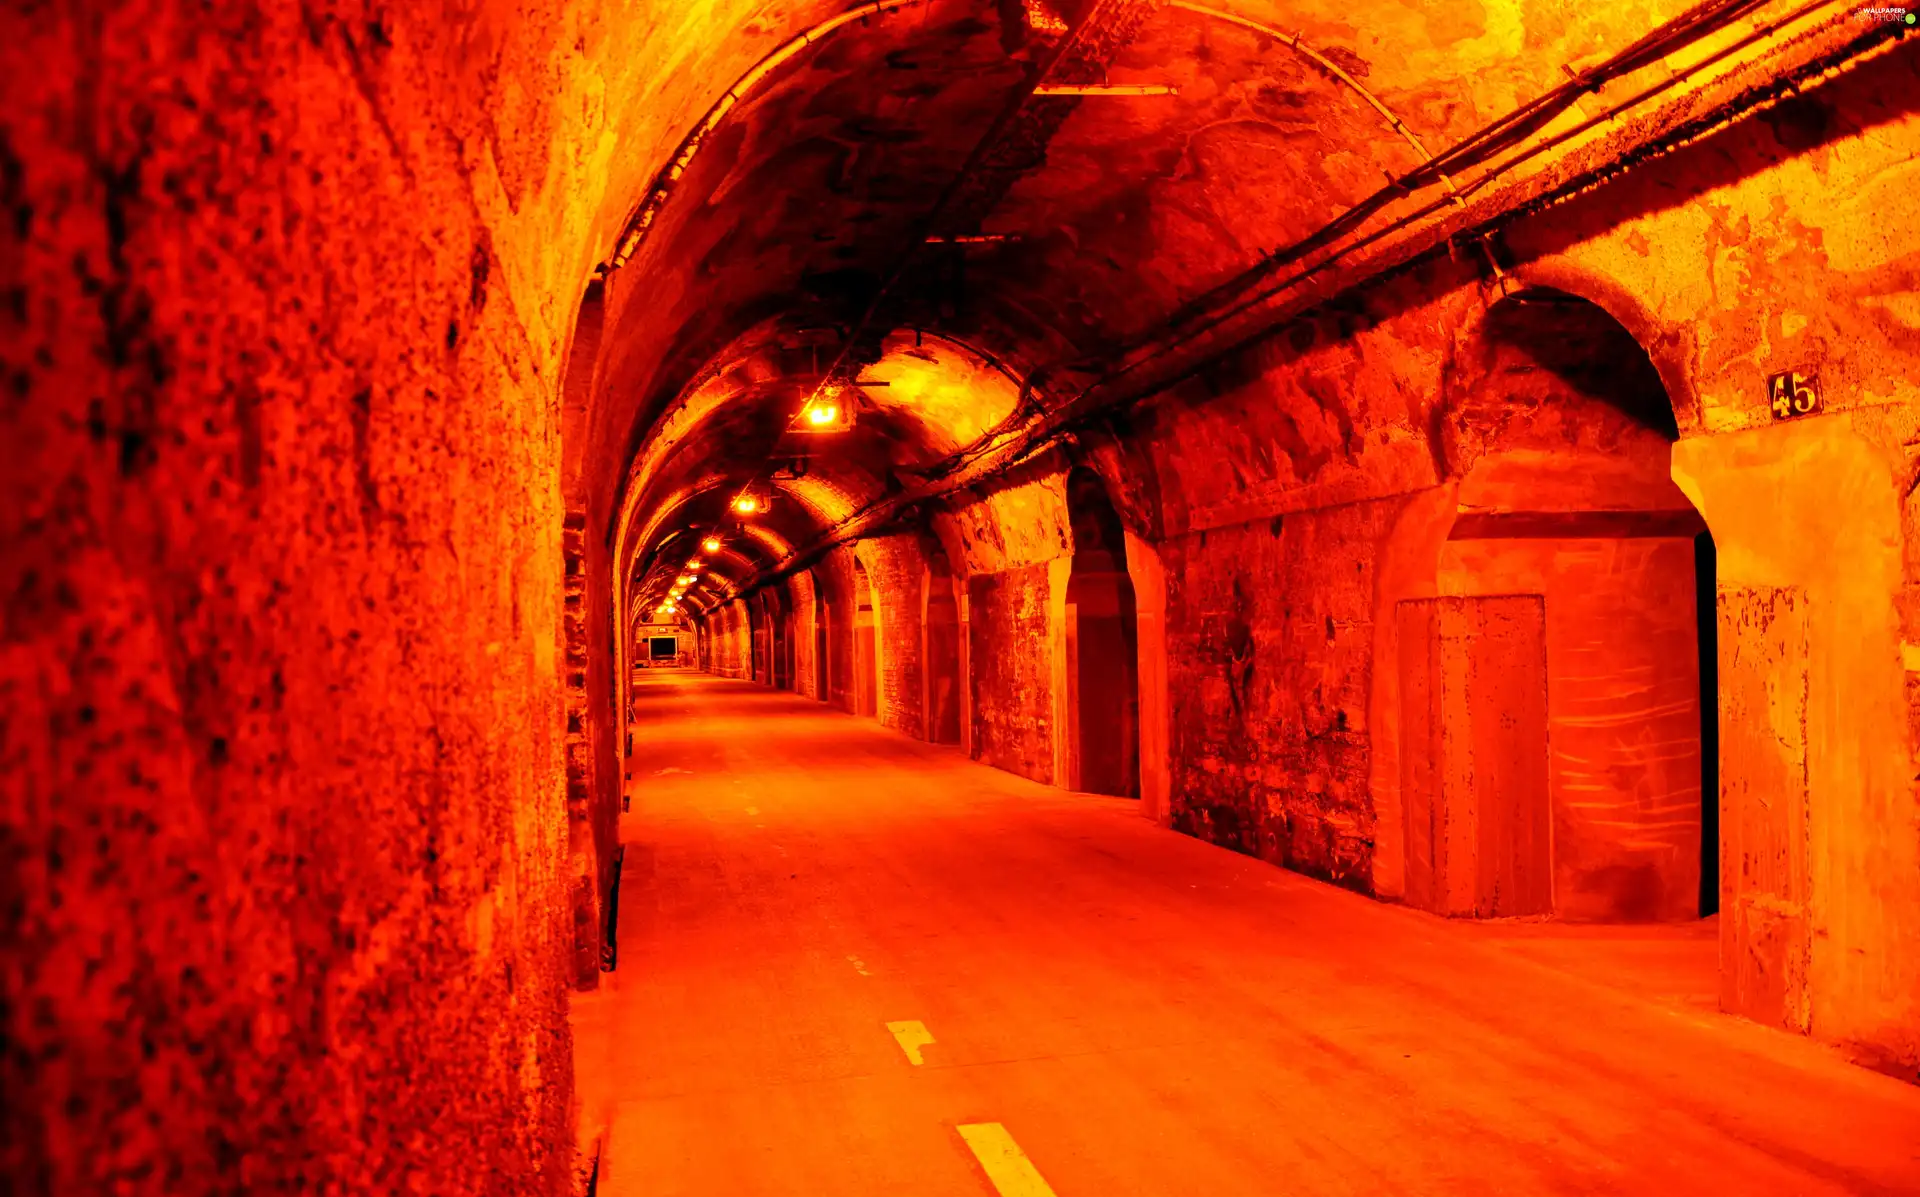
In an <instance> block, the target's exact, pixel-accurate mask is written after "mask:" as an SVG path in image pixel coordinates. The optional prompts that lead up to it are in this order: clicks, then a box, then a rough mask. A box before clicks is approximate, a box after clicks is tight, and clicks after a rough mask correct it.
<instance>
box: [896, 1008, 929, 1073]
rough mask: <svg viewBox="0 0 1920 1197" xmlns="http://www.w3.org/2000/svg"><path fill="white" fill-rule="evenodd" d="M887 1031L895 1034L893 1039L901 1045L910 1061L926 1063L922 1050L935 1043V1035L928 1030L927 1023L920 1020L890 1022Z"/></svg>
mask: <svg viewBox="0 0 1920 1197" xmlns="http://www.w3.org/2000/svg"><path fill="white" fill-rule="evenodd" d="M887 1030H889V1031H892V1032H893V1037H894V1038H895V1039H896V1040H898V1041H899V1043H900V1050H901V1051H903V1052H905V1053H907V1059H908V1060H910V1061H912V1062H913V1063H915V1064H924V1063H926V1061H925V1060H922V1059H921V1058H920V1049H921V1048H923V1047H925V1046H926V1045H927V1044H929V1043H932V1042H933V1034H932V1032H930V1031H928V1030H927V1024H926V1023H924V1022H921V1021H919V1020H918V1019H911V1020H909V1021H907V1022H890V1023H888V1024H887Z"/></svg>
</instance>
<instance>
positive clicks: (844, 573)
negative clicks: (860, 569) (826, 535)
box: [812, 548, 856, 713]
mask: <svg viewBox="0 0 1920 1197" xmlns="http://www.w3.org/2000/svg"><path fill="white" fill-rule="evenodd" d="M812 572H813V580H814V585H816V586H819V587H820V588H821V589H822V590H823V591H824V592H825V593H826V596H827V701H828V702H829V703H831V704H832V705H834V706H836V707H839V708H840V709H841V710H843V711H846V712H848V713H852V712H853V710H854V699H855V693H854V685H853V658H854V651H853V623H854V615H855V611H854V608H855V605H856V604H855V603H854V599H853V551H852V550H851V549H848V548H838V549H835V550H834V551H833V552H831V553H828V554H827V555H826V557H824V558H823V559H822V560H821V561H820V563H819V564H817V565H815V566H814V567H813V571H812Z"/></svg>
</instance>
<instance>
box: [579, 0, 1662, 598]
mask: <svg viewBox="0 0 1920 1197" xmlns="http://www.w3.org/2000/svg"><path fill="white" fill-rule="evenodd" d="M884 6H890V7H889V10H888V11H883V12H878V13H870V14H869V15H867V16H865V17H864V18H863V19H861V20H857V21H851V22H843V23H840V24H839V25H838V27H836V28H834V29H833V30H832V31H831V32H828V33H824V34H822V35H821V36H820V37H819V38H818V40H817V41H814V42H812V43H811V44H807V45H804V46H799V47H797V48H795V49H793V50H792V51H791V53H790V54H789V55H788V56H787V57H785V58H784V60H783V61H781V62H780V63H779V65H777V66H776V67H774V68H772V69H771V70H768V71H766V72H765V73H764V75H762V76H760V77H758V78H756V79H754V80H752V81H751V83H750V85H742V87H741V88H740V89H739V90H740V94H739V96H738V98H737V99H734V100H729V101H726V104H727V105H728V107H727V109H726V111H725V113H724V115H723V116H721V117H720V118H719V119H718V120H716V121H713V122H712V123H711V125H710V127H707V128H706V129H705V130H704V133H703V135H702V136H701V137H700V138H699V143H698V145H697V151H698V152H697V153H695V154H693V156H692V157H691V158H690V159H687V160H685V161H684V162H683V164H682V166H681V167H680V168H679V169H678V173H677V177H673V178H670V179H666V180H664V181H665V182H667V183H670V186H668V187H666V188H664V189H663V191H662V193H661V195H659V196H656V197H655V200H654V201H653V202H651V203H650V204H649V205H648V209H647V210H648V223H647V225H646V228H645V230H644V236H638V237H634V238H631V239H630V242H629V244H628V245H627V246H626V247H625V252H626V253H628V254H629V255H630V256H626V257H625V259H624V261H623V264H622V265H621V266H620V267H619V269H618V270H617V271H616V272H615V273H614V276H613V278H612V280H611V281H610V283H609V293H610V295H612V296H613V299H612V300H611V302H610V308H609V311H610V319H609V323H608V332H607V334H606V335H607V340H606V343H605V344H606V348H605V350H604V356H603V365H602V369H601V372H600V375H599V377H600V388H599V389H600V394H599V396H598V401H597V410H596V413H595V420H594V427H593V433H592V437H593V440H592V450H593V456H594V458H595V461H594V463H593V465H592V466H591V467H590V468H592V469H594V470H595V471H596V473H597V475H598V479H599V482H600V484H601V485H600V489H601V491H602V493H603V494H604V495H606V496H608V497H609V498H611V497H612V496H619V499H620V501H621V503H622V506H621V507H620V509H619V510H618V511H617V512H614V513H611V514H612V516H613V517H614V518H617V519H618V521H619V529H620V540H619V543H618V545H617V548H616V551H617V552H618V553H619V554H620V560H619V561H618V562H617V563H616V567H617V568H622V569H624V570H625V571H626V572H625V575H624V576H626V577H627V578H629V579H632V580H633V582H634V588H633V590H632V591H631V593H633V594H634V596H635V603H636V604H645V605H647V606H648V607H649V608H650V607H651V605H652V604H654V603H656V602H657V601H658V600H659V599H660V597H661V596H663V595H664V594H665V592H666V589H667V587H668V586H669V585H671V583H672V580H673V578H674V577H675V576H676V572H677V571H678V570H679V569H681V568H683V566H684V562H685V561H686V560H687V559H689V557H691V556H692V554H690V553H688V552H686V551H685V549H686V548H687V546H688V545H690V544H691V543H693V541H694V540H696V539H698V537H699V536H700V535H704V534H705V532H706V530H708V529H712V528H715V527H719V526H722V525H723V524H725V522H726V518H727V513H726V504H727V503H728V501H729V500H730V499H731V498H732V497H733V496H734V495H735V494H736V493H738V491H739V490H740V488H742V487H743V486H747V485H748V484H750V483H754V484H758V485H762V486H768V485H770V486H772V487H773V488H774V491H775V501H774V504H773V509H772V510H771V511H770V512H768V513H767V514H766V515H765V516H761V517H756V519H757V522H759V523H762V524H764V525H766V527H767V528H768V529H769V535H768V536H765V537H749V536H743V535H732V534H730V535H728V537H727V539H728V543H729V553H728V558H727V561H726V563H723V562H721V561H715V562H714V568H715V570H716V571H717V572H719V573H721V574H723V575H724V576H725V577H727V578H728V579H729V581H728V582H727V583H726V584H725V585H721V584H718V583H715V584H714V585H713V586H712V587H711V588H710V589H709V591H708V592H707V597H706V599H705V600H704V601H707V602H711V601H713V600H714V598H715V597H716V596H717V595H719V594H720V593H723V592H724V591H726V590H728V589H730V588H731V587H733V586H737V585H738V584H739V583H740V582H741V581H743V580H744V579H745V578H747V577H748V576H749V575H750V574H751V573H752V572H753V570H755V569H758V568H761V567H764V566H765V565H768V564H771V563H776V562H777V561H778V560H779V559H780V558H781V556H782V555H783V553H785V552H787V551H790V548H789V547H783V546H794V545H803V544H805V543H806V542H807V541H808V540H810V539H811V538H813V537H815V536H817V535H819V534H820V533H821V532H822V531H823V530H825V529H826V528H828V527H830V526H832V525H833V524H834V523H836V522H837V521H839V520H840V519H843V518H846V516H848V515H849V514H851V513H853V512H855V511H857V510H859V509H860V508H862V507H863V506H866V505H867V504H869V503H872V502H873V501H875V500H876V499H879V498H882V497H884V496H886V495H889V494H892V493H897V492H898V491H899V490H900V489H901V488H902V484H903V479H910V478H911V477H912V476H913V471H914V470H915V469H916V468H924V467H925V466H927V465H929V464H931V463H932V462H934V461H936V460H938V459H939V458H941V457H943V456H945V455H946V454H948V453H951V452H953V451H955V450H957V449H960V448H962V447H964V446H966V445H968V444H970V443H972V442H973V441H975V440H976V439H977V438H979V437H980V436H981V435H982V434H984V433H986V432H988V431H990V430H991V429H992V428H993V427H994V426H995V425H996V424H997V423H999V422H1000V421H1002V420H1005V419H1006V418H1007V417H1008V416H1009V415H1010V414H1011V413H1012V412H1013V410H1014V408H1015V405H1016V404H1018V403H1020V402H1022V401H1023V398H1026V401H1029V402H1036V403H1045V402H1046V401H1047V398H1048V393H1049V389H1048V381H1049V379H1051V378H1058V377H1067V376H1071V375H1072V373H1073V372H1074V371H1075V370H1081V371H1086V370H1094V369H1097V365H1095V363H1097V362H1098V360H1099V359H1100V358H1101V356H1102V355H1105V354H1108V353H1111V352H1113V351H1114V350H1116V349H1117V348H1118V347H1120V346H1123V345H1125V344H1127V343H1128V342H1129V341H1130V340H1132V339H1134V338H1138V337H1140V336H1142V335H1143V334H1146V333H1148V332H1150V331H1151V330H1152V329H1153V327H1154V326H1155V325H1156V323H1157V322H1159V321H1162V320H1164V319H1165V318H1166V317H1167V316H1168V315H1169V314H1170V313H1172V312H1174V311H1175V310H1177V309H1178V308H1179V307H1180V306H1181V305H1182V304H1185V303H1188V302H1189V301H1192V300H1193V299H1195V298H1196V297H1197V296H1199V295H1201V294H1202V293H1204V292H1205V291H1206V290H1207V289H1208V288H1211V287H1214V286H1216V285H1218V284H1220V283H1222V282H1224V281H1226V280H1228V279H1230V278H1232V277H1234V276H1235V275H1237V274H1239V273H1241V272H1243V271H1245V270H1247V269H1249V268H1250V267H1252V266H1254V265H1255V264H1256V263H1257V262H1259V261H1260V259H1261V258H1262V256H1263V255H1265V254H1266V253H1268V252H1270V251H1272V250H1273V249H1275V248H1276V247H1279V246H1282V245H1286V244H1289V243H1291V242H1293V241H1295V240H1298V239H1300V238H1301V237H1304V236H1306V235H1308V234H1309V233H1311V232H1313V231H1314V230H1315V229H1317V228H1319V227H1320V226H1322V225H1323V224H1325V223H1326V222H1327V221H1328V220H1330V219H1332V218H1333V217H1335V216H1337V215H1339V214H1340V213H1341V212H1343V211H1345V210H1347V209H1348V208H1349V207H1351V206H1352V205H1354V204H1356V203H1358V202H1360V201H1361V200H1363V199H1365V198H1366V197H1367V196H1369V195H1371V194H1373V193H1374V192H1376V191H1378V190H1379V189H1380V187H1381V186H1382V184H1383V183H1384V182H1385V181H1386V180H1388V179H1389V178H1390V177H1393V176H1396V175H1399V174H1402V173H1405V172H1407V171H1410V170H1412V169H1414V168H1415V167H1417V166H1420V165H1422V164H1423V162H1424V161H1425V158H1424V156H1423V153H1422V148H1421V147H1424V149H1425V150H1431V151H1438V150H1440V149H1442V148H1444V147H1445V146H1447V145H1448V144H1450V143H1452V142H1453V141H1455V140H1457V139H1459V138H1461V137H1463V136H1465V135H1466V134H1468V133H1470V132H1472V131H1473V130H1474V129H1476V128H1478V127H1480V126H1481V125H1483V124H1485V123H1486V122H1487V121H1489V120H1490V119H1493V118H1495V117H1498V116H1500V115H1503V114H1504V113H1506V112H1508V111H1510V110H1511V109H1512V108H1513V107H1514V106H1516V105H1517V104H1519V103H1522V102H1524V101H1526V100H1528V99H1530V98H1532V97H1533V96H1536V95H1538V94H1541V93H1543V92H1545V91H1547V90H1549V89H1550V88H1552V87H1553V86H1554V85H1555V84H1556V83H1558V82H1559V81H1561V80H1562V79H1563V78H1564V72H1565V70H1566V69H1567V68H1569V67H1572V68H1576V69H1577V68H1578V67H1580V66H1581V65H1583V64H1586V63H1590V62H1592V61H1595V60H1597V59H1599V58H1601V57H1604V56H1605V55H1606V54H1607V53H1609V52H1611V51H1613V50H1616V49H1618V48H1619V47H1620V46H1622V45H1624V44H1625V43H1627V42H1630V41H1632V40H1633V39H1634V38H1635V37H1637V36H1639V35H1640V34H1641V33H1643V32H1644V31H1645V30H1646V29H1648V28H1650V27H1652V26H1654V25H1655V24H1657V23H1658V22H1660V21H1661V20H1664V19H1666V18H1668V17H1670V16H1671V15H1673V13H1674V12H1676V11H1678V10H1679V8H1680V7H1681V5H1680V4H1678V3H1674V2H1672V0H1659V2H1655V3H1640V4H1635V3H1622V4H1617V5H1611V6H1598V5H1566V4H1564V3H1561V2H1559V0H1447V2H1440V0H1383V2H1380V3H1375V4H1370V5H1366V6H1358V7H1356V6H1353V5H1351V4H1347V3H1335V2H1333V0H1304V2H1293V3H1279V2H1276V0H1218V3H1217V4H1215V5H1200V4H1188V3H1179V2H1161V3H1145V4H1141V3H1131V4H1129V3H1118V2H1111V0H1079V2H1078V3H1064V2H1063V3H1060V4H1058V5H1057V6H1055V7H1049V6H1048V5H1047V4H1044V3H1042V2H1041V0H998V2H997V3H994V2H979V0H908V2H905V3H900V2H899V0H883V7H884ZM1103 6H1104V9H1103ZM864 7H868V8H872V7H873V6H872V5H868V6H864ZM1119 9H1133V10H1137V11H1136V12H1135V14H1134V15H1135V16H1138V17H1139V18H1140V19H1139V21H1138V23H1137V25H1128V26H1127V29H1128V30H1129V31H1130V32H1129V33H1128V34H1127V36H1125V37H1121V38H1116V39H1115V40H1116V41H1118V43H1119V44H1118V45H1117V47H1115V48H1111V49H1109V50H1105V51H1103V54H1104V57H1103V59H1102V62H1103V63H1104V66H1103V67H1102V70H1103V72H1104V79H1105V82H1107V83H1110V84H1145V85H1162V84H1164V85H1170V86H1171V87H1172V88H1173V89H1175V94H1166V95H1137V96H1091V97H1087V98H1083V99H1080V100H1078V101H1077V102H1071V103H1070V104H1067V105H1062V106H1061V107H1059V108H1057V109H1055V110H1053V111H1054V113H1055V115H1056V116H1060V117H1061V118H1060V119H1058V120H1056V121H1052V122H1045V121H1043V122H1040V123H1039V125H1038V132H1036V131H1035V126H1033V125H1032V124H1031V123H1030V124H1029V125H1025V126H1022V125H1018V124H1016V125H1014V126H1013V127H1012V132H1011V136H1010V142H1011V144H1010V147H1006V148H1010V154H1002V155H1001V156H1000V159H999V162H1000V163H1001V165H1002V166H1005V164H1006V163H1007V162H1008V161H1012V162H1013V168H1012V169H1008V170H1003V171H1002V173H1001V175H1000V176H998V177H997V181H996V183H995V185H994V186H993V187H991V188H989V189H988V190H989V192H990V194H989V196H988V200H987V202H984V203H976V204H975V205H974V207H973V209H971V210H964V211H962V212H961V218H962V219H963V220H964V221H965V222H966V227H932V225H930V224H929V221H930V219H931V217H932V215H933V214H934V213H935V212H936V210H940V209H939V206H940V204H941V203H942V197H943V196H948V195H949V192H950V189H952V188H953V187H954V185H955V180H956V174H957V173H959V172H960V170H961V167H962V164H963V163H966V162H967V161H968V159H969V155H970V154H971V153H973V152H974V150H975V147H976V146H977V145H979V144H980V143H981V141H982V139H983V137H985V136H986V135H987V134H988V132H989V130H991V129H995V128H996V127H997V126H996V120H997V119H999V118H1002V117H1003V114H1005V113H1007V112H1008V111H1009V105H1010V103H1011V102H1013V101H1015V100H1017V99H1018V98H1019V97H1021V96H1022V95H1023V94H1024V92H1025V91H1026V89H1027V88H1028V87H1030V85H1031V82H1032V80H1033V78H1034V77H1035V71H1036V67H1035V64H1036V63H1041V62H1045V61H1046V60H1048V58H1049V57H1050V55H1051V54H1052V53H1053V52H1054V48H1055V47H1056V46H1057V45H1059V44H1060V39H1061V36H1062V32H1061V31H1062V30H1064V29H1066V28H1067V27H1068V25H1070V24H1071V23H1073V22H1076V21H1080V20H1083V19H1087V20H1092V19H1096V18H1100V19H1105V18H1102V17H1101V11H1097V10H1104V12H1105V14H1106V17H1111V16H1112V13H1113V11H1115V10H1119ZM1089 13H1091V14H1092V16H1089V15H1088V14H1089ZM1141 13H1144V15H1143V16H1142V15H1141ZM795 32H796V33H797V32H799V30H795ZM1031 102H1032V101H1029V103H1031ZM1054 103H1055V104H1059V102H1058V101H1054ZM1061 114H1064V115H1063V116H1062V115H1061ZM1396 118H1398V120H1399V121H1400V122H1403V123H1396ZM1002 132H1003V133H1005V132H1006V129H1005V128H1004V127H1002ZM1022 138H1025V140H1024V141H1022V140H1021V139H1022ZM1023 154H1024V158H1022V157H1021V155H1023ZM942 211H945V212H947V213H948V214H949V218H951V213H952V212H953V211H954V209H953V208H952V207H951V206H949V207H948V208H947V209H944V210H942ZM936 223H937V222H936ZM929 232H931V233H935V234H948V235H951V234H984V235H987V236H998V237H1003V238H1005V240H997V241H985V242H976V243H970V244H950V243H940V244H928V243H927V241H926V236H927V234H928V233H929ZM896 277H897V281H896V282H895V284H894V285H893V286H892V287H891V288H890V289H888V290H886V294H885V300H884V302H883V303H880V304H879V305H878V306H877V307H875V306H874V301H875V297H876V294H877V293H879V292H881V291H882V289H883V287H884V286H885V284H886V283H887V282H888V281H889V280H893V279H896ZM867 317H871V319H868V320H867V322H866V324H865V325H864V326H863V324H862V321H863V319H865V318H867ZM863 331H864V334H865V337H864V339H862V338H859V337H857V336H856V334H859V333H861V332H863ZM889 331H891V332H892V333H893V335H891V336H887V337H885V339H884V343H882V341H881V339H880V338H881V335H882V334H885V333H888V332H889ZM862 340H864V342H870V343H853V344H851V348H850V342H861V341H862ZM843 353H848V354H850V355H851V356H852V357H853V359H854V360H853V363H852V364H853V367H854V370H853V371H852V373H857V374H858V377H859V378H860V379H861V380H863V381H872V382H886V383H889V384H890V385H889V386H886V387H864V386H863V387H860V388H858V390H857V392H856V393H855V394H854V395H853V396H852V397H850V398H849V399H848V400H847V402H851V403H853V404H855V405H856V406H857V407H858V409H859V410H858V413H857V421H856V426H855V428H854V429H853V430H852V431H850V432H846V433H841V434H837V435H832V436H813V437H795V436H794V435H792V434H791V433H789V432H788V429H789V428H790V427H791V425H792V422H793V420H794V419H795V417H796V416H797V414H798V413H799V411H800V409H801V406H802V405H803V404H804V403H805V402H806V401H807V398H808V396H809V395H810V394H812V393H813V391H814V389H815V388H816V386H818V385H819V384H820V382H821V380H822V378H823V377H830V375H831V367H832V365H833V363H834V362H835V361H836V360H838V359H840V358H841V357H842V355H843ZM876 358H877V360H875V359H876ZM848 376H851V374H849V375H848ZM835 377H837V376H835ZM1023 382H1026V383H1028V384H1030V386H1031V391H1032V394H1031V396H1030V397H1026V396H1024V393H1023V391H1022V383H1023ZM796 447H804V448H806V449H808V450H810V452H809V453H808V454H807V455H806V456H805V457H804V458H803V459H802V461H801V462H800V468H801V469H802V470H803V471H804V473H803V475H802V476H800V477H789V478H787V479H785V480H781V481H775V480H773V479H772V478H771V476H770V471H771V470H772V469H775V468H781V469H783V470H784V472H786V473H787V474H791V473H792V472H793V471H792V464H793V460H792V459H793V454H794V452H795V449H796ZM702 601H703V600H702V599H701V598H700V597H699V595H698V593H697V592H696V595H695V597H694V599H693V605H695V606H696V607H698V606H699V605H700V603H701V602H702Z"/></svg>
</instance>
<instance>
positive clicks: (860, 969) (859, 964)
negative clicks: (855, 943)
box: [847, 956, 873, 977]
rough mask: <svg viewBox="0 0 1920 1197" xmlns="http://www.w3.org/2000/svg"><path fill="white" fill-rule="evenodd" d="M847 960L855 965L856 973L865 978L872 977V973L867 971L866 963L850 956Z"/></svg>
mask: <svg viewBox="0 0 1920 1197" xmlns="http://www.w3.org/2000/svg"><path fill="white" fill-rule="evenodd" d="M847 959H848V960H849V961H851V962H852V963H853V971H854V972H856V973H859V974H860V975H861V976H863V977H871V976H872V975H873V974H872V973H870V972H868V971H867V965H866V962H865V961H863V960H861V959H860V957H858V956H849V957H847Z"/></svg>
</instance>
